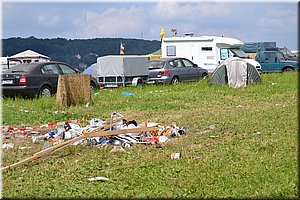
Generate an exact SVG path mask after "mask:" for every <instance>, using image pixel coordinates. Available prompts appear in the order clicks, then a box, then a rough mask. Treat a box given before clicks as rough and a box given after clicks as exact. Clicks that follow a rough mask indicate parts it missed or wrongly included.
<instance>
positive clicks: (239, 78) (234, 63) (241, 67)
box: [208, 57, 261, 88]
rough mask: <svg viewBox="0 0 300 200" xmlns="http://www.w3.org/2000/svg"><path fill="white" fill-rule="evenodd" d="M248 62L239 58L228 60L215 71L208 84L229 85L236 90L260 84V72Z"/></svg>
mask: <svg viewBox="0 0 300 200" xmlns="http://www.w3.org/2000/svg"><path fill="white" fill-rule="evenodd" d="M247 60H248V59H241V58H237V57H232V58H228V59H226V60H225V61H223V62H222V63H221V64H220V65H219V66H218V67H217V68H216V69H215V70H214V72H213V74H212V76H211V78H210V79H209V80H208V83H209V84H212V83H216V84H228V85H229V86H231V87H234V88H238V87H245V86H246V85H247V84H250V83H251V84H254V83H260V82H261V79H260V75H259V72H258V71H257V69H256V67H255V66H253V65H252V64H251V63H250V62H249V61H247Z"/></svg>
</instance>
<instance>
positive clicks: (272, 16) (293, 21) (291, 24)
mask: <svg viewBox="0 0 300 200" xmlns="http://www.w3.org/2000/svg"><path fill="white" fill-rule="evenodd" d="M297 19H298V16H297V10H296V9H295V10H291V9H286V10H284V9H269V10H267V12H266V15H265V16H264V17H262V18H260V19H258V20H257V26H258V27H259V28H261V29H263V30H267V31H274V32H275V31H276V32H290V31H295V30H297Z"/></svg>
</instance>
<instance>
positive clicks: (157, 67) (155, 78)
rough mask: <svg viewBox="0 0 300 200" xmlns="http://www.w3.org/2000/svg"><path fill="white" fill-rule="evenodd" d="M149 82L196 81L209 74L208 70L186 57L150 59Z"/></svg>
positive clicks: (174, 82) (173, 82)
mask: <svg viewBox="0 0 300 200" xmlns="http://www.w3.org/2000/svg"><path fill="white" fill-rule="evenodd" d="M148 66H149V80H148V83H171V84H176V83H178V82H187V81H195V80H198V79H199V78H203V77H205V76H207V75H208V71H207V70H206V69H203V68H201V67H198V66H197V64H194V63H193V62H192V61H190V60H188V59H186V58H160V59H155V60H149V64H148Z"/></svg>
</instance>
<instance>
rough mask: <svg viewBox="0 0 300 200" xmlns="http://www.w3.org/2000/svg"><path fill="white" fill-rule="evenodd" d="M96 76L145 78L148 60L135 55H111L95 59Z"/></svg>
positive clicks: (147, 70)
mask: <svg viewBox="0 0 300 200" xmlns="http://www.w3.org/2000/svg"><path fill="white" fill-rule="evenodd" d="M96 67H97V76H100V77H106V76H145V75H148V74H149V69H148V58H147V57H146V56H137V55H121V56H120V55H111V56H103V57H99V58H97V65H96Z"/></svg>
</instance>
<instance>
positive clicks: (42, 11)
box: [1, 0, 298, 50]
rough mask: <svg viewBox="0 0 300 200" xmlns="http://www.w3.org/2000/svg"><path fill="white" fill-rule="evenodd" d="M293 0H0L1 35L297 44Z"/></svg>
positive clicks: (295, 47)
mask: <svg viewBox="0 0 300 200" xmlns="http://www.w3.org/2000/svg"><path fill="white" fill-rule="evenodd" d="M297 3H298V2H297V1H293V0H288V1H201V0H200V1H199V0H198V1H197V0H194V1H183V0H182V1H180V0H177V1H172V0H160V1H155V0H152V1H151V0H145V1H143V0H140V1H130V0H127V1H100V0H98V1H97V0H94V1H92V0H87V1H76V0H73V1H67V0H64V1H59V0H52V1H34V0H31V1H22V0H19V1H12V0H2V12H1V13H2V20H1V21H2V36H1V38H10V37H30V36H34V37H37V38H57V37H61V38H67V39H89V38H103V37H108V38H117V37H120V38H138V39H140V38H143V39H146V40H160V37H159V33H160V30H161V27H164V29H165V32H166V36H171V29H172V28H177V30H178V36H180V35H184V33H186V32H193V33H194V35H195V36H201V35H215V36H221V35H223V36H227V37H233V38H237V39H240V40H242V41H243V42H262V41H270V42H273V41H275V42H276V43H277V46H279V47H288V48H289V49H291V50H295V49H298V41H297V39H298V38H297V34H298V20H297V19H298V5H297Z"/></svg>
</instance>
